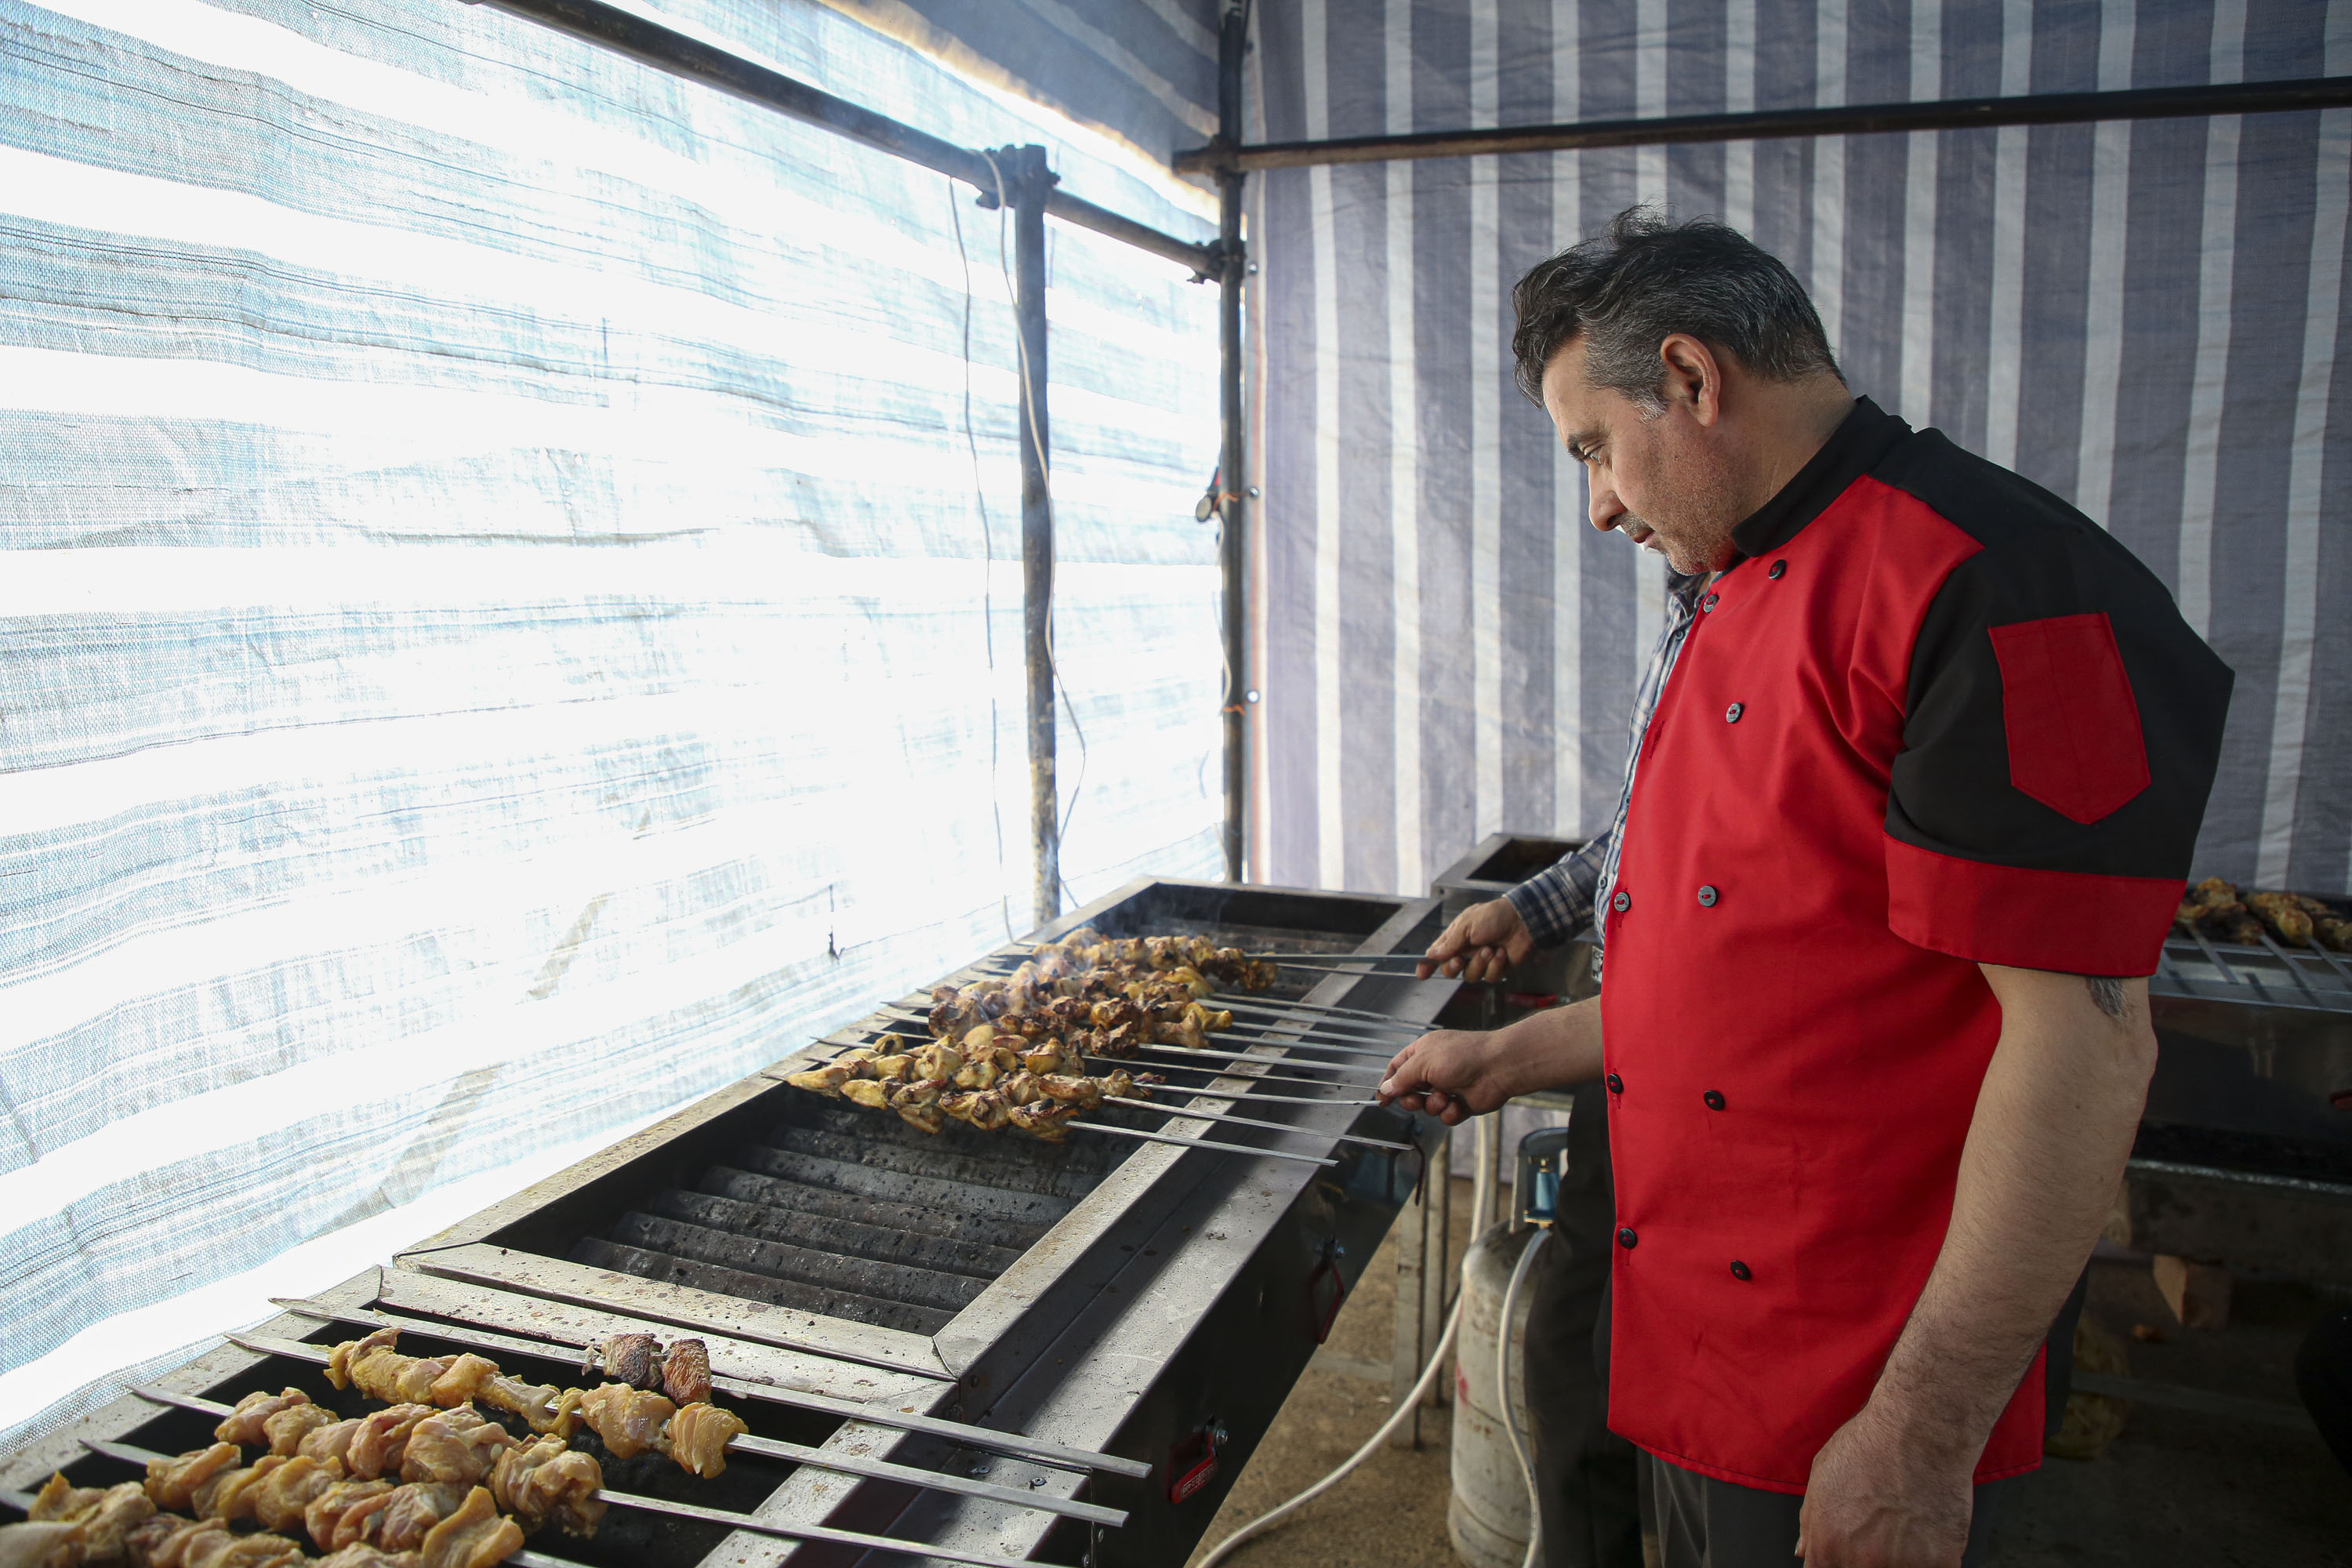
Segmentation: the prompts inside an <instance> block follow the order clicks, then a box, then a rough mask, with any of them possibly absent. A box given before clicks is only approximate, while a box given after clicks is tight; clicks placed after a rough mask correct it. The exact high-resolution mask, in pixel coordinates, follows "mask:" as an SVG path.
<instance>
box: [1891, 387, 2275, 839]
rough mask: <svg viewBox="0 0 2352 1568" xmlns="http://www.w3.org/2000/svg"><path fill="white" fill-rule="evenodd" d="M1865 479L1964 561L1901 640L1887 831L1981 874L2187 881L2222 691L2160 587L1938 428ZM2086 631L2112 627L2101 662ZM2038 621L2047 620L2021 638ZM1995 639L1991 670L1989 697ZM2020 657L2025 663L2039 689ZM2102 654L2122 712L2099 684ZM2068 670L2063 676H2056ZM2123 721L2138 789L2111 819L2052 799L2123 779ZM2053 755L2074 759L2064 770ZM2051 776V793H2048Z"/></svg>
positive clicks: (2222, 674) (2062, 760) (2116, 550)
mask: <svg viewBox="0 0 2352 1568" xmlns="http://www.w3.org/2000/svg"><path fill="white" fill-rule="evenodd" d="M1872 476H1873V477H1874V478H1875V479H1879V480H1880V481H1882V482H1883V483H1885V484H1887V485H1889V486H1892V487H1893V488H1895V489H1900V490H1902V491H1904V492H1906V494H1909V495H1911V496H1913V497H1915V498H1916V499H1917V500H1920V501H1923V502H1925V503H1926V504H1927V506H1928V507H1930V508H1931V509H1933V510H1935V511H1936V512H1937V514H1938V515H1940V516H1941V517H1943V518H1944V519H1945V520H1947V521H1949V522H1951V523H1952V524H1953V525H1954V526H1956V527H1958V529H1960V530H1961V531H1963V532H1966V533H1967V534H1969V536H1970V537H1972V538H1974V539H1975V540H1976V541H1977V542H1978V543H1979V544H1980V545H1981V546H1983V548H1982V550H1981V551H1979V553H1977V554H1976V555H1974V556H1971V557H1970V558H1969V560H1968V561H1966V562H1964V563H1961V564H1960V565H1959V566H1958V567H1957V568H1956V569H1955V570H1954V571H1953V573H1952V574H1951V576H1950V577H1949V578H1948V579H1947V580H1946V582H1945V584H1944V586H1943V588H1942V590H1941V591H1940V592H1939V593H1938V594H1937V596H1936V599H1935V601H1934V602H1933V604H1932V605H1930V606H1929V608H1928V611H1927V616H1926V618H1925V619H1924V620H1923V621H1922V623H1921V624H1920V627H1919V636H1918V641H1917V643H1916V645H1915V647H1914V648H1913V650H1912V658H1911V669H1910V678H1909V688H1910V689H1909V694H1908V700H1907V702H1906V709H1905V713H1906V719H1905V723H1904V732H1903V743H1904V749H1903V751H1902V752H1900V753H1899V754H1898V755H1897V756H1896V758H1895V764H1894V780H1893V786H1892V790H1891V793H1890V797H1889V801H1888V805H1887V820H1886V828H1887V831H1888V832H1889V833H1891V834H1893V835H1894V836H1895V837H1897V838H1899V839H1902V840H1904V841H1905V842H1906V843H1909V844H1913V845H1916V846H1918V847H1921V848H1924V849H1928V850H1933V851H1935V852H1936V853H1938V854H1943V855H1950V856H1957V857H1958V858H1964V859H1969V860H1977V861H1981V862H1984V863H1987V864H1990V865H1999V866H2014V867H2022V868H2031V869H2035V870H2047V871H2069V872H2086V873H2095V874H2102V875H2108V876H2121V877H2166V878H2169V877H2186V876H2187V875H2188V874H2189V857H2190V855H2191V854H2192V853H2193V851H2194V849H2195V847H2196V842H2197V829H2198V826H2199V824H2200V822H2201V821H2202V820H2203V817H2204V815H2205V798H2206V795H2207V793H2208V792H2209V791H2210V789H2211V787H2212V783H2213V773H2214V769H2215V767H2216V766H2217V765H2218V763H2219V760H2220V756H2221V725H2222V721H2223V719H2224V718H2225V716H2226V715H2227V713H2228V710H2229V701H2230V688H2231V681H2232V677H2231V672H2230V669H2229V667H2228V666H2227V665H2224V664H2223V663H2222V662H2221V659H2220V658H2217V657H2216V656H2215V655H2214V653H2213V651H2212V650H2211V649H2210V648H2209V647H2206V646H2205V644H2204V642H2203V641H2202V640H2201V639H2200V638H2199V637H2198V636H2197V635H2196V634H2195V633H2194V632H2192V631H2190V630H2189V626H2188V625H2187V623H2186V622H2184V621H2182V620H2181V618H2180V614H2179V610H2178V609H2177V608H2175V607H2174V605H2173V602H2172V595H2171V594H2170V593H2169V592H2168V591H2167V590H2166V588H2165V586H2164V584H2163V583H2162V582H2161V581H2159V580H2158V578H2157V576H2156V574H2154V573H2152V572H2150V571H2149V570H2148V569H2147V567H2146V566H2145V565H2143V564H2141V563H2140V561H2139V560H2138V558H2137V557H2136V556H2134V555H2133V554H2132V553H2131V552H2130V551H2128V550H2126V549H2125V548H2124V547H2123V546H2122V545H2121V544H2119V543H2117V542H2116V540H2115V538H2114V537H2113V536H2112V535H2110V534H2108V533H2107V532H2106V531H2105V530H2103V529H2101V528H2099V527H2098V526H2097V525H2096V524H2095V523H2093V522H2092V521H2090V520H2089V519H2088V518H2085V517H2084V515H2083V514H2082V513H2081V512H2079V511H2076V510H2074V508H2073V507H2071V506H2069V505H2067V504H2066V503H2065V502H2064V501H2063V500H2059V499H2058V498H2057V497H2056V496H2054V495H2052V494H2051V493H2050V492H2049V491H2048V490H2045V489H2042V488H2041V487H2040V486H2039V485H2036V484H2034V483H2032V481H2031V480H2028V479H2022V478H2021V477H2019V476H2018V475H2016V474H2013V473H2011V472H2010V471H2009V470H2008V469H2006V468H2000V467H1998V466H1997V465H1995V464H1992V463H1989V462H1987V461H1985V460H1984V459H1983V458H1978V457H1974V456H1972V455H1970V454H1969V453H1967V452H1964V451H1961V450H1960V449H1959V448H1958V447H1955V446H1953V445H1952V444H1951V443H1950V442H1949V441H1948V440H1946V439H1945V438H1944V437H1943V436H1942V435H1941V434H1939V433H1938V432H1937V431H1934V430H1924V431H1921V432H1919V433H1918V434H1917V435H1916V436H1914V437H1911V438H1910V439H1908V440H1906V441H1904V442H1903V443H1901V444H1900V445H1899V446H1897V447H1895V449H1894V450H1893V451H1891V452H1889V453H1888V454H1887V455H1886V456H1885V458H1883V459H1882V460H1881V461H1880V462H1879V463H1878V465H1877V466H1876V467H1875V468H1873V469H1872ZM2098 616H2104V617H2105V621H2106V624H2107V626H2109V627H2111V628H2112V631H2113V638H2114V641H2113V652H2112V653H2105V654H2103V653H2102V652H2101V650H2102V649H2104V648H2105V647H2106V646H2107V645H2106V644H2105V637H2104V634H2103V633H2101V632H2100V631H2099V629H2098V627H2097V624H2096V617H2098ZM2066 617H2076V619H2074V620H2072V621H2067V620H2065V619H2064V618H2066ZM2037 622H2057V623H2060V624H2059V625H2058V626H2055V627H2054V628H2037V627H2032V626H2029V625H2028V623H2037ZM1997 628H1998V630H1997ZM1997 638H1999V639H2000V640H2001V647H2002V648H2003V649H2005V650H2006V657H2007V658H2008V659H2009V661H2010V662H2009V666H2008V669H2007V676H2008V679H2009V680H2010V681H2011V683H2012V689H2011V691H2009V692H2008V693H2007V700H2006V701H2005V700H2004V695H2005V694H2004V688H2003V679H2004V665H2003V655H2002V654H2001V653H1997V651H1996V646H1995V645H1996V639H1997ZM2021 649H2024V650H2026V652H2028V653H2031V654H2032V655H2034V656H2037V657H2039V658H2041V659H2042V668H2041V669H2040V672H2039V673H2034V672H2032V670H2031V669H2030V668H2028V666H2029V660H2028V658H2026V656H2025V654H2023V653H2021V651H2020V650H2021ZM2115 654H2120V656H2121V663H2122V672H2123V675H2124V676H2125V677H2127V678H2128V681H2129V691H2128V697H2127V698H2126V697H2125V696H2124V695H2123V686H2122V682H2121V680H2119V679H2113V673H2114V672H2113V665H2114V656H2115ZM2103 658H2104V661H2105V663H2104V668H2101V661H2102V659H2103ZM2073 659H2081V660H2082V661H2083V663H2082V665H2081V667H2080V668H2070V666H2069V664H2068V663H2067V661H2068V660H2073ZM2021 670H2024V671H2025V673H2023V674H2021ZM2103 678H2105V685H2104V687H2103V685H2102V680H2103ZM2101 689H2105V690H2109V691H2111V692H2113V693H2114V694H2115V697H2114V699H2113V700H2111V701H2109V702H2108V703H2107V705H2106V707H2105V709H2104V710H2101V709H2098V708H2097V707H2096V706H2095V704H2096V702H2097V700H2098V699H2097V697H2096V695H2095V694H2096V693H2097V692H2098V691H2100V690H2101ZM2086 704H2090V705H2093V706H2089V707H2086V706H2085V705H2086ZM2117 704H2120V705H2121V706H2120V709H2118V707H2117ZM2135 707H2136V709H2137V729H2138V731H2139V736H2140V739H2141V741H2142V742H2143V743H2144V745H2145V747H2146V753H2147V785H2146V787H2145V788H2141V789H2138V790H2137V793H2135V794H2130V795H2129V797H2128V798H2126V799H2122V800H2121V804H2119V805H2106V803H2105V800H2104V799H2102V798H2099V792H2098V791H2097V790H2095V789H2094V788H2092V787H2091V786H2090V785H2087V784H2086V785H2084V787H2083V789H2082V791H2081V792H2079V793H2070V790H2069V788H2068V787H2067V781H2069V780H2072V779H2074V778H2076V777H2084V778H2090V777H2104V778H2106V779H2108V780H2110V781H2112V779H2113V778H2114V777H2115V776H2116V773H2117V771H2118V769H2119V768H2120V767H2122V766H2123V765H2124V764H2123V763H2122V761H2121V758H2120V752H2121V748H2120V747H2119V746H2118V745H2117V744H2116V743H2115V742H2116V738H2117V737H2118V735H2121V736H2123V737H2124V738H2126V739H2127V738H2128V731H2129V727H2130V723H2131V717H2130V715H2131V710H2132V709H2133V708H2135ZM2012 736H2024V737H2028V739H2027V740H2025V741H2024V742H2023V745H2025V746H2027V747H2031V748H2032V751H2033V752H2034V754H2032V755H2030V756H2029V755H2020V756H2016V757H2012V755H2011V737H2012ZM2037 736H2038V737H2040V739H2038V740H2036V739H2032V737H2037ZM2069 747H2079V748H2080V749H2081V750H2082V751H2083V752H2084V753H2085V754H2084V755H2083V756H2080V757H2076V756H2073V755H2069V754H2067V752H2068V750H2069ZM2070 770H2073V771H2070ZM2053 776H2054V777H2056V778H2058V779H2059V780H2060V784H2059V785H2058V786H2057V787H2053V786H2052V785H2050V784H2048V782H2047V781H2048V780H2050V779H2051V778H2053ZM2021 784H2022V787H2021ZM2122 793H2123V792H2122V791H2120V790H2117V789H2116V788H2114V787H2112V785H2110V787H2109V788H2108V789H2107V791H2106V795H2108V796H2109V797H2115V796H2119V795H2121V794H2122ZM2084 799H2088V801H2089V804H2088V805H2084V804H2083V802H2084ZM2053 802H2055V803H2056V804H2054V805H2053V804H2052V803H2053ZM2084 816H2092V818H2093V819H2091V820H2084Z"/></svg>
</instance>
